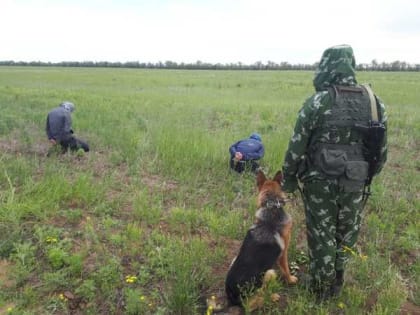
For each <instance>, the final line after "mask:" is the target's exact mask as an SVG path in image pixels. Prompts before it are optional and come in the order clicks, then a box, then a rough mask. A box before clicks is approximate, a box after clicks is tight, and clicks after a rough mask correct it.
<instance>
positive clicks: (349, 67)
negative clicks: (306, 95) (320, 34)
mask: <svg viewBox="0 0 420 315" xmlns="http://www.w3.org/2000/svg"><path fill="white" fill-rule="evenodd" d="M355 67H356V61H355V59H354V55H353V49H352V48H351V47H350V46H348V45H339V46H334V47H331V48H328V49H327V50H325V51H324V53H323V54H322V58H321V61H320V62H319V65H318V69H317V70H316V72H315V78H314V81H313V83H314V86H315V90H316V91H322V90H326V89H327V88H328V87H329V86H331V85H334V84H341V85H355V84H357V81H356V77H355Z"/></svg>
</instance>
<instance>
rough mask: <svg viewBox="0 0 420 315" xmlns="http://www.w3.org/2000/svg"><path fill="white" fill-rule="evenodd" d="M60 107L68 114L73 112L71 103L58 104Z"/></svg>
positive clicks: (73, 107)
mask: <svg viewBox="0 0 420 315" xmlns="http://www.w3.org/2000/svg"><path fill="white" fill-rule="evenodd" d="M60 107H64V109H65V110H66V111H69V112H70V113H72V112H74V109H75V106H74V104H73V103H72V102H62V103H61V104H60Z"/></svg>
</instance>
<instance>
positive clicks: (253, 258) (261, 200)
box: [225, 170, 298, 310]
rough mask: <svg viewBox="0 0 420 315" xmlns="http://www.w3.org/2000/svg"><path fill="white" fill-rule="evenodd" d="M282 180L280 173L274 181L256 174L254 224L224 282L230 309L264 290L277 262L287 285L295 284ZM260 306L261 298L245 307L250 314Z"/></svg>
mask: <svg viewBox="0 0 420 315" xmlns="http://www.w3.org/2000/svg"><path fill="white" fill-rule="evenodd" d="M282 178H283V175H282V173H281V171H278V172H277V173H276V175H275V176H274V178H273V180H269V179H267V178H266V176H265V175H264V173H263V172H262V171H261V170H259V171H258V173H257V186H258V198H257V207H258V210H257V212H256V214H255V217H256V220H255V223H254V224H253V225H252V226H251V228H250V229H249V230H248V232H247V234H246V236H245V239H244V241H243V242H242V245H241V248H240V250H239V254H238V256H237V257H236V258H235V259H234V261H233V262H232V264H231V266H230V268H229V271H228V274H227V277H226V281H225V290H226V295H227V298H228V301H229V303H230V305H243V303H244V299H245V298H247V297H249V295H248V294H249V293H250V291H252V290H255V289H258V288H261V287H264V285H265V282H266V281H268V280H269V279H270V278H272V277H270V274H271V275H272V274H273V273H274V277H275V272H274V270H272V268H273V267H274V265H275V264H276V262H277V264H278V266H279V267H280V270H281V271H282V274H283V276H284V277H285V278H286V281H287V282H288V283H289V284H294V283H296V282H297V280H298V279H297V278H296V277H295V276H292V275H291V274H290V270H289V263H288V259H287V249H288V247H289V241H290V234H291V231H292V220H291V217H290V216H289V215H288V214H287V213H286V212H285V211H284V209H283V206H284V204H285V200H286V195H285V193H284V192H283V191H282V190H281V187H280V183H281V181H282ZM272 299H275V298H274V297H272ZM262 303H263V301H262V299H261V297H258V296H257V295H253V296H252V297H250V299H249V300H248V303H247V304H248V306H249V307H250V309H251V310H252V309H256V308H259V307H261V306H262ZM260 304H261V305H260Z"/></svg>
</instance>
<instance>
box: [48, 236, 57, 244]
mask: <svg viewBox="0 0 420 315" xmlns="http://www.w3.org/2000/svg"><path fill="white" fill-rule="evenodd" d="M45 241H46V242H47V243H57V238H55V237H52V236H48V237H47V238H46V239H45Z"/></svg>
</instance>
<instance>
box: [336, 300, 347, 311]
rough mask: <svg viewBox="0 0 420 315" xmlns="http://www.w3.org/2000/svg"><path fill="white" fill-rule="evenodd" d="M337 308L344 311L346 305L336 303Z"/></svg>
mask: <svg viewBox="0 0 420 315" xmlns="http://www.w3.org/2000/svg"><path fill="white" fill-rule="evenodd" d="M337 307H338V308H339V309H341V310H343V309H345V308H346V305H345V304H344V303H343V302H340V303H338V304H337Z"/></svg>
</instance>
